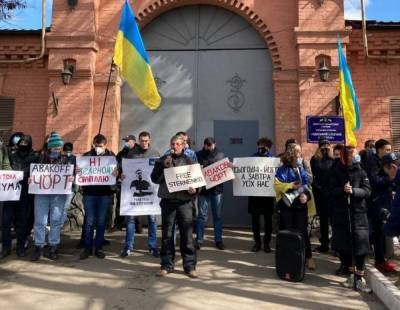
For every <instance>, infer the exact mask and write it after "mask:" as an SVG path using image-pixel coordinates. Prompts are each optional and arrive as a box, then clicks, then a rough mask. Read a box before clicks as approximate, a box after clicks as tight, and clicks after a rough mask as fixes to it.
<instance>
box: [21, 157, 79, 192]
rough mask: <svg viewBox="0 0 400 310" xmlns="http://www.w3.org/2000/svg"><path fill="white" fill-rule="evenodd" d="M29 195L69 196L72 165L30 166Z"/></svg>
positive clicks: (72, 173) (72, 172) (72, 171)
mask: <svg viewBox="0 0 400 310" xmlns="http://www.w3.org/2000/svg"><path fill="white" fill-rule="evenodd" d="M30 168H31V173H30V178H31V183H30V184H29V193H30V194H39V195H40V194H42V195H43V194H50V195H56V194H71V187H72V181H69V180H68V178H69V177H70V176H73V175H74V165H52V164H31V167H30Z"/></svg>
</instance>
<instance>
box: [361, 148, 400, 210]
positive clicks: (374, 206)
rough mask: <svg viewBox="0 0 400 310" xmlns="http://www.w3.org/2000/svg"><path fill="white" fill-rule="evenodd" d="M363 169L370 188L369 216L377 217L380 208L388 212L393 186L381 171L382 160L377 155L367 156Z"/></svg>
mask: <svg viewBox="0 0 400 310" xmlns="http://www.w3.org/2000/svg"><path fill="white" fill-rule="evenodd" d="M365 167H366V172H367V175H368V178H369V181H370V183H371V188H372V194H371V197H370V198H369V199H368V205H369V215H370V216H371V217H379V214H380V210H381V209H382V208H385V209H389V210H390V206H391V203H392V191H394V190H395V186H394V184H393V182H392V181H390V179H389V177H388V176H387V175H386V174H385V172H384V171H383V167H382V160H381V159H380V158H379V157H378V155H376V154H373V155H370V156H367V158H366V163H365Z"/></svg>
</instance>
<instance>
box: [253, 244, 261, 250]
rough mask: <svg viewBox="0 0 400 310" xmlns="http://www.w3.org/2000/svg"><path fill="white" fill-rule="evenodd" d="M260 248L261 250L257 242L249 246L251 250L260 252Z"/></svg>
mask: <svg viewBox="0 0 400 310" xmlns="http://www.w3.org/2000/svg"><path fill="white" fill-rule="evenodd" d="M260 250H261V244H259V243H256V244H254V245H253V247H252V248H251V251H252V252H260Z"/></svg>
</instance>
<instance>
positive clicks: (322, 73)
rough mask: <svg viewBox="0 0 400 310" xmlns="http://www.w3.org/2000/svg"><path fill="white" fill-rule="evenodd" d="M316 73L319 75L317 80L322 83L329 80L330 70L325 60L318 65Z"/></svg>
mask: <svg viewBox="0 0 400 310" xmlns="http://www.w3.org/2000/svg"><path fill="white" fill-rule="evenodd" d="M318 73H319V78H320V79H321V81H322V82H326V81H328V80H329V73H330V70H329V68H328V67H327V66H326V62H325V58H324V59H323V60H322V61H321V62H320V64H319V69H318Z"/></svg>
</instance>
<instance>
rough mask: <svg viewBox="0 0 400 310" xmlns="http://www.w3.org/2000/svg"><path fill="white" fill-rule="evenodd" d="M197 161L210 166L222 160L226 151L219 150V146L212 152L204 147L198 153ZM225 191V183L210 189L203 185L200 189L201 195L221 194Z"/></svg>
mask: <svg viewBox="0 0 400 310" xmlns="http://www.w3.org/2000/svg"><path fill="white" fill-rule="evenodd" d="M196 157H197V161H198V163H199V164H200V165H201V166H203V167H207V166H210V165H212V164H214V163H216V162H217V161H220V160H221V159H224V158H225V155H224V153H222V152H220V151H218V149H217V148H215V149H214V151H212V152H207V151H206V150H204V149H202V150H201V151H199V152H197V153H196ZM223 191H224V185H223V184H219V185H217V186H214V187H212V188H210V189H206V188H205V187H202V188H201V189H200V195H218V194H221V193H222V192H223Z"/></svg>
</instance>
